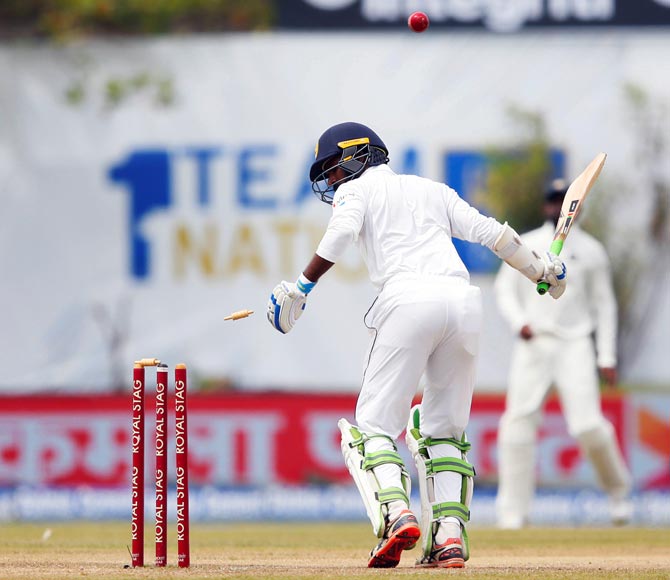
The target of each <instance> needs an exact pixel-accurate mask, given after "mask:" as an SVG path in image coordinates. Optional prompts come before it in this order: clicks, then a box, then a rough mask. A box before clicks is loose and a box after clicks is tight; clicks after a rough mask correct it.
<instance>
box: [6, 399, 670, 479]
mask: <svg viewBox="0 0 670 580" xmlns="http://www.w3.org/2000/svg"><path fill="white" fill-rule="evenodd" d="M0 401H1V404H2V407H1V409H0V486H15V485H22V484H29V485H50V486H81V485H87V486H93V487H96V486H100V487H103V486H104V487H108V486H127V485H128V481H129V473H130V459H131V453H130V432H131V401H130V396H129V395H128V396H123V395H114V396H112V395H110V396H51V395H50V396H39V397H38V396H34V397H33V396H25V397H2V398H0ZM666 402H667V401H666ZM355 403H356V397H355V396H354V395H350V394H347V395H337V394H327V395H319V394H283V393H244V394H242V393H239V394H238V393H230V394H199V393H195V394H193V395H191V396H190V398H189V460H190V466H189V467H190V481H191V484H192V485H196V486H197V485H217V486H247V485H251V486H258V485H268V484H303V483H338V482H344V483H349V475H348V473H347V470H346V468H345V467H344V464H343V461H342V456H341V452H340V440H339V439H340V438H339V431H338V429H337V420H338V419H339V418H340V417H347V418H348V419H349V420H351V421H353V410H354V408H355ZM153 405H154V401H152V400H151V399H150V400H149V401H148V405H147V406H148V414H147V423H146V424H147V436H148V439H147V456H146V460H147V473H152V471H151V467H152V466H153V463H154V460H153V457H152V455H153V436H154V422H153ZM641 405H642V404H641V403H639V402H638V403H632V402H631V400H630V399H627V398H623V397H616V396H613V397H608V398H605V399H604V401H603V410H604V412H605V414H606V416H607V417H608V418H609V420H610V421H612V423H613V424H614V426H615V428H616V430H617V433H618V434H619V439H620V441H621V443H622V446H623V450H624V455H625V456H626V458H627V459H628V461H629V462H631V463H633V464H634V466H636V469H635V470H634V474H635V478H636V482H637V484H638V486H641V487H650V486H651V487H664V486H665V487H667V485H668V482H667V477H666V479H663V477H664V476H663V472H662V471H659V469H661V468H660V467H658V465H661V466H662V465H664V464H665V465H667V458H663V457H658V458H657V459H658V461H656V463H654V461H651V460H650V459H644V460H641V457H642V455H641V454H642V453H646V454H649V453H650V452H651V451H654V445H655V446H656V447H658V446H659V445H660V443H657V436H656V435H654V433H655V432H654V433H650V432H649V426H648V425H649V421H647V422H646V423H644V425H646V427H644V428H640V427H639V426H638V422H637V420H636V418H637V417H638V416H639V415H641V413H647V414H648V413H657V415H658V417H657V423H658V425H659V427H658V429H660V430H661V431H663V430H664V429H666V427H665V422H666V421H667V419H666V418H665V414H670V411H668V409H665V410H661V411H659V408H658V406H655V407H654V408H653V409H651V410H649V409H646V410H645V409H644V408H642V406H641ZM667 406H668V407H670V405H667ZM503 408H504V398H503V396H502V395H479V396H476V397H475V400H474V401H473V407H472V416H471V420H470V425H469V428H468V437H469V439H470V441H471V442H472V451H471V453H470V457H469V459H470V461H472V463H474V465H475V466H476V469H477V475H478V480H479V481H480V482H481V483H485V482H487V481H490V482H494V481H495V478H496V469H497V453H496V438H497V427H498V421H499V419H500V415H501V413H502V411H503ZM641 408H642V411H640V409H641ZM173 427H174V423H173V421H172V420H171V422H170V428H169V430H168V435H169V446H170V447H169V448H170V449H172V448H173V446H174V428H173ZM539 436H540V446H541V450H540V451H541V452H540V453H539V454H538V455H539V457H540V458H541V459H540V463H539V465H538V477H539V481H540V483H541V484H542V483H544V484H551V485H558V486H581V485H591V484H593V481H594V480H593V473H592V471H591V468H590V466H589V465H588V464H587V463H586V462H585V461H584V460H583V458H582V457H581V455H580V452H579V449H578V448H577V445H576V442H575V441H574V440H573V439H572V438H571V437H570V436H569V435H568V434H567V432H566V428H565V422H564V421H563V418H562V416H561V413H560V406H559V403H558V402H557V401H556V400H553V399H552V400H550V401H549V402H548V403H547V406H546V410H545V417H544V420H543V422H542V426H541V428H540V433H539ZM659 436H662V433H661V432H659ZM649 441H651V444H650V445H651V447H650V446H649V445H646V443H647V442H649ZM645 445H646V447H645ZM400 447H401V453H402V454H404V455H405V457H407V451H406V449H404V446H403V445H401V446H400ZM643 447H645V449H644V451H640V450H641V449H642V448H643ZM664 449H665V448H664V447H663V446H661V447H658V450H659V451H660V453H661V454H662V453H664V452H665V451H664ZM636 454H637V455H640V457H637V456H636ZM169 461H170V467H169V472H170V473H171V474H173V473H174V463H173V461H174V454H171V456H170V457H169ZM664 462H665V463H664ZM654 470H656V472H655V471H654Z"/></svg>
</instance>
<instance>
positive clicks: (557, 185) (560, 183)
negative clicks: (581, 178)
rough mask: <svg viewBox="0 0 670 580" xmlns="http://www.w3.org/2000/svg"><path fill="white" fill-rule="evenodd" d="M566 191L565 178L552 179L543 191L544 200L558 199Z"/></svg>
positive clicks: (562, 196) (563, 195)
mask: <svg viewBox="0 0 670 580" xmlns="http://www.w3.org/2000/svg"><path fill="white" fill-rule="evenodd" d="M567 191H568V184H567V182H566V181H565V179H554V180H553V181H552V182H551V183H550V184H549V185H548V186H547V189H546V190H545V191H544V200H545V201H558V200H562V199H563V198H564V197H565V194H566V193H567Z"/></svg>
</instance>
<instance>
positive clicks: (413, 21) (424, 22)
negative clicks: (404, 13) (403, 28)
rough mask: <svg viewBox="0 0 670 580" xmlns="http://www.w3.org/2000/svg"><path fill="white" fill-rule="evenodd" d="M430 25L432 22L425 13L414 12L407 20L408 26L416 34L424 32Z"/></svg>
mask: <svg viewBox="0 0 670 580" xmlns="http://www.w3.org/2000/svg"><path fill="white" fill-rule="evenodd" d="M429 24H430V20H428V16H426V15H425V14H424V13H423V12H412V14H410V16H409V18H408V19H407V26H409V27H410V29H411V30H413V31H414V32H423V31H424V30H426V28H428V25H429Z"/></svg>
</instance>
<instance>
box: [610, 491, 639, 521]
mask: <svg viewBox="0 0 670 580" xmlns="http://www.w3.org/2000/svg"><path fill="white" fill-rule="evenodd" d="M609 510H610V519H611V520H612V524H613V525H615V526H625V525H627V524H629V523H630V522H631V520H632V519H633V515H634V512H635V509H634V507H633V502H632V501H631V500H630V499H629V498H610V500H609Z"/></svg>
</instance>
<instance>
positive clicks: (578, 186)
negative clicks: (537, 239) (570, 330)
mask: <svg viewBox="0 0 670 580" xmlns="http://www.w3.org/2000/svg"><path fill="white" fill-rule="evenodd" d="M606 158H607V154H606V153H598V155H596V156H595V158H594V159H593V161H591V163H589V164H588V165H587V166H586V169H584V171H582V172H581V173H580V174H579V175H578V176H577V178H576V179H575V180H574V181H573V182H572V183H571V184H570V187H569V188H568V191H567V193H566V194H565V199H564V200H563V205H562V206H561V215H560V216H559V218H558V223H557V224H556V231H555V232H554V241H553V242H551V247H550V248H549V251H550V252H552V253H553V254H556V255H558V254H560V253H561V250H562V249H563V242H565V238H567V237H568V233H569V232H570V228H571V227H572V224H573V223H574V221H575V219H576V218H577V214H578V213H579V210H581V208H582V204H583V203H584V200H585V199H586V196H587V195H588V193H589V191H591V188H592V187H593V184H594V183H595V182H596V179H598V176H599V175H600V171H601V170H602V168H603V165H605V159H606ZM547 290H549V284H547V283H546V282H538V284H537V291H538V293H539V294H544V293H546V291H547Z"/></svg>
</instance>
